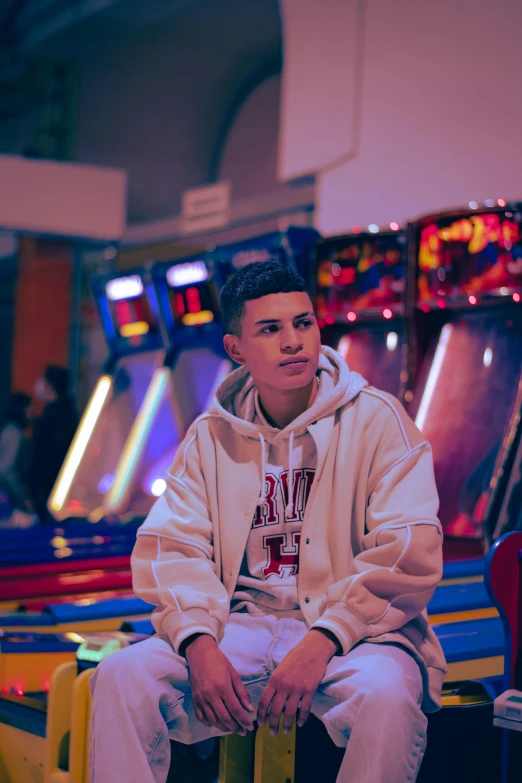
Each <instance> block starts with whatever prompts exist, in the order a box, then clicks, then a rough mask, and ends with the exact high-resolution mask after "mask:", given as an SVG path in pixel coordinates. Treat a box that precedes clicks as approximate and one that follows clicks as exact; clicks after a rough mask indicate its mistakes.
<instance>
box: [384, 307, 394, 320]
mask: <svg viewBox="0 0 522 783" xmlns="http://www.w3.org/2000/svg"><path fill="white" fill-rule="evenodd" d="M382 314H383V316H384V317H385V318H388V319H389V318H391V317H392V316H393V313H392V311H391V310H390V308H389V307H385V308H384V310H383V311H382Z"/></svg>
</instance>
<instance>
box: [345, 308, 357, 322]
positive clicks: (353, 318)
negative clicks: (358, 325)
mask: <svg viewBox="0 0 522 783" xmlns="http://www.w3.org/2000/svg"><path fill="white" fill-rule="evenodd" d="M346 317H347V318H348V320H349V321H356V320H357V313H354V312H353V311H352V310H350V312H349V313H348V315H347V316H346Z"/></svg>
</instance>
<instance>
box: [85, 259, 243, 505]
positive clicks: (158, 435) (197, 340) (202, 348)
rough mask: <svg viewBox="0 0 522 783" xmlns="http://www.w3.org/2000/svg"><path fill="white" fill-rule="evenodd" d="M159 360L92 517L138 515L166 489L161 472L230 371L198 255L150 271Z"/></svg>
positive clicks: (212, 292)
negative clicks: (161, 349)
mask: <svg viewBox="0 0 522 783" xmlns="http://www.w3.org/2000/svg"><path fill="white" fill-rule="evenodd" d="M151 279H152V281H153V285H154V289H155V294H156V297H157V301H158V304H159V312H160V316H161V323H162V329H163V332H164V340H165V344H166V345H167V346H168V349H167V352H166V355H165V360H164V362H163V364H162V365H161V367H158V368H157V369H156V370H155V372H154V374H153V375H152V379H151V381H150V384H149V387H148V389H147V392H146V394H145V396H144V399H143V403H142V405H141V407H140V409H139V412H138V415H137V417H136V419H135V422H134V425H133V427H132V429H131V430H130V434H129V438H128V440H127V443H126V445H125V448H124V449H123V452H122V454H121V459H120V460H119V462H118V465H117V467H116V470H115V473H114V476H115V478H114V483H113V485H112V487H110V488H109V491H108V492H107V494H106V495H105V496H104V497H103V499H102V501H101V504H100V507H99V509H98V510H97V512H96V513H97V514H98V515H104V514H117V515H122V514H127V513H129V510H130V509H132V511H133V512H134V513H136V511H137V512H138V513H139V514H140V515H142V516H144V515H146V514H147V513H148V511H149V510H150V507H151V506H152V504H153V502H154V501H155V499H156V498H157V497H158V496H159V495H161V494H162V492H163V491H164V489H165V478H164V476H165V473H166V471H167V470H168V468H169V467H170V466H171V464H172V461H173V459H174V455H175V453H176V450H177V448H178V446H179V444H180V442H181V440H182V439H183V437H184V435H185V433H186V431H187V430H188V428H189V426H190V424H191V423H192V422H193V421H194V419H195V418H196V417H197V416H199V415H200V414H201V413H202V411H204V410H205V409H206V408H207V407H208V406H209V404H210V402H211V400H212V398H213V396H214V394H215V391H216V388H217V386H219V384H220V383H221V381H222V380H223V379H224V378H225V376H226V375H227V374H228V373H229V372H230V370H231V369H232V363H231V361H230V360H229V359H228V358H227V355H226V352H225V350H224V347H223V339H222V335H221V325H220V318H219V287H218V281H217V280H216V277H215V275H214V274H213V272H212V268H211V265H210V264H209V263H208V259H206V258H205V255H199V256H192V257H190V258H185V259H180V260H179V261H175V262H157V263H156V264H154V266H153V267H152V269H151Z"/></svg>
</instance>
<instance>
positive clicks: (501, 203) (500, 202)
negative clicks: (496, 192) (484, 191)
mask: <svg viewBox="0 0 522 783" xmlns="http://www.w3.org/2000/svg"><path fill="white" fill-rule="evenodd" d="M497 204H498V205H499V207H505V206H506V202H505V201H504V199H503V198H499V199H498V201H497Z"/></svg>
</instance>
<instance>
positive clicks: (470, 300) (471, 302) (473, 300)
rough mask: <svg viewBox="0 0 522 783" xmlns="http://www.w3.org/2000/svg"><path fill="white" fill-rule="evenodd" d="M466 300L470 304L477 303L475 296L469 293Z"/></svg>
mask: <svg viewBox="0 0 522 783" xmlns="http://www.w3.org/2000/svg"><path fill="white" fill-rule="evenodd" d="M468 301H469V303H470V304H477V297H476V296H473V294H471V296H468Z"/></svg>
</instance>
